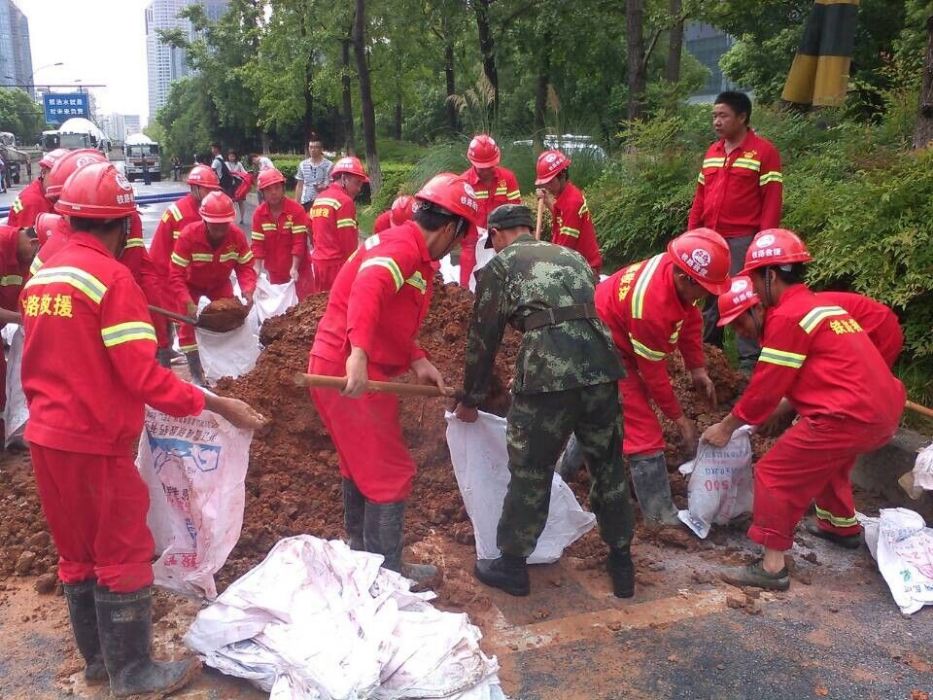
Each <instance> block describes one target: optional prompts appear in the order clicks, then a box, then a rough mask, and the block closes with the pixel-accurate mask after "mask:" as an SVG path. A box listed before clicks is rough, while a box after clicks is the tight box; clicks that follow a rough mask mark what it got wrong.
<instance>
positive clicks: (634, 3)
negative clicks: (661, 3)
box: [625, 0, 647, 120]
mask: <svg viewBox="0 0 933 700" xmlns="http://www.w3.org/2000/svg"><path fill="white" fill-rule="evenodd" d="M625 38H626V43H627V44H628V115H627V116H628V119H629V120H632V119H640V118H641V117H642V115H643V114H644V111H645V105H644V100H645V87H646V82H647V79H646V70H645V68H646V66H645V0H625Z"/></svg>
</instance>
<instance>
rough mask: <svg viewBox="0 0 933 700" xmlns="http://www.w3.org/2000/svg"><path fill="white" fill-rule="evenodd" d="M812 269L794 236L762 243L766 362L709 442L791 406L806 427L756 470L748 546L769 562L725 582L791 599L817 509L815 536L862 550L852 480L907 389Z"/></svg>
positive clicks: (752, 258) (758, 248)
mask: <svg viewBox="0 0 933 700" xmlns="http://www.w3.org/2000/svg"><path fill="white" fill-rule="evenodd" d="M810 260H811V258H810V253H809V252H808V251H807V248H806V246H805V245H804V244H803V242H802V241H801V240H800V239H799V238H798V237H797V235H796V234H794V233H792V232H791V231H787V230H784V229H768V230H765V231H762V232H760V233H759V234H758V235H757V236H755V238H754V240H753V241H752V245H751V246H750V247H749V249H748V253H747V255H746V256H745V269H744V270H743V274H747V275H749V276H750V277H751V280H752V286H753V287H754V291H755V293H756V294H757V295H758V298H759V299H761V302H762V304H763V305H764V307H765V317H764V335H763V340H762V348H761V355H760V356H759V358H758V364H757V365H756V366H755V370H754V372H753V374H752V378H751V382H750V383H749V385H748V387H747V388H746V390H745V392H744V393H743V394H742V397H741V399H739V402H738V403H737V404H736V405H735V407H734V408H733V409H732V412H731V413H729V414H728V415H727V416H726V417H725V418H724V419H723V420H722V421H721V422H719V423H717V424H716V425H713V426H710V427H709V428H707V429H706V431H705V432H704V433H703V440H704V441H705V442H708V443H710V444H712V445H714V446H717V447H722V446H723V445H725V444H726V443H727V442H728V441H729V439H730V437H731V436H732V432H733V431H734V430H735V429H736V428H738V427H740V426H741V425H743V424H749V425H760V424H762V423H763V422H764V421H765V420H767V419H768V417H769V416H771V414H772V413H773V412H774V410H775V408H776V407H777V406H778V404H779V403H780V401H781V399H782V398H783V397H787V399H788V400H789V401H790V403H791V405H792V406H793V408H794V409H795V410H796V411H797V413H799V414H800V416H801V418H800V420H799V421H797V423H795V424H794V425H793V426H792V427H791V428H790V429H789V430H788V431H787V432H785V433H784V434H783V435H782V436H781V437H780V439H778V441H777V442H776V443H775V444H774V446H773V447H772V448H771V449H770V450H769V451H768V453H767V454H766V455H765V456H764V457H762V459H761V460H759V461H758V463H757V464H756V465H755V504H754V508H753V511H752V526H751V528H750V529H749V531H748V536H749V537H750V538H751V539H752V540H753V541H755V542H757V543H758V544H760V545H762V546H763V547H764V548H765V551H764V557H763V559H761V560H759V561H757V562H755V563H754V564H750V565H749V566H747V567H744V568H740V569H732V570H729V571H727V572H726V573H724V574H723V579H724V580H726V581H727V582H729V583H733V584H735V585H738V586H757V587H760V588H771V589H776V590H786V589H787V587H788V586H789V585H790V580H789V578H788V573H787V568H786V567H785V565H784V552H785V551H787V550H789V549H790V548H791V547H792V546H793V543H794V530H795V529H796V527H797V523H798V522H799V521H800V519H801V517H803V514H804V512H805V511H806V510H807V508H809V506H810V503H811V502H814V501H815V502H816V527H813V526H812V525H811V527H809V528H808V529H809V530H810V531H811V532H812V533H813V534H815V535H818V536H819V537H822V538H824V539H827V540H829V541H831V542H834V543H836V544H839V545H841V546H844V547H858V545H859V541H860V537H859V533H860V532H861V526H859V524H858V521H857V520H856V518H855V506H854V502H853V499H852V487H851V486H850V484H849V472H850V471H851V470H852V467H853V466H854V464H855V459H856V457H857V456H858V455H860V454H862V453H865V452H870V451H871V450H875V449H877V448H879V447H881V446H882V445H884V444H885V443H887V442H888V440H890V439H891V437H892V436H893V435H894V433H895V431H896V430H897V424H898V422H899V421H900V417H901V413H902V412H903V410H904V401H905V400H906V394H905V392H904V387H903V385H902V384H901V383H900V381H898V380H897V379H896V378H895V377H894V375H892V374H891V370H890V369H888V366H887V364H886V363H885V360H884V359H883V358H882V356H881V353H880V352H878V349H877V348H876V347H875V346H874V345H873V344H872V342H871V340H870V339H869V337H868V334H867V333H865V331H864V330H863V329H862V327H861V326H860V325H859V323H858V321H856V320H855V318H854V317H853V316H852V314H850V313H849V312H848V311H846V310H845V309H844V308H842V307H841V306H837V305H833V304H827V303H826V302H825V300H824V299H822V298H821V295H819V294H814V293H813V292H811V291H810V290H809V289H808V288H807V286H806V285H805V284H803V282H802V280H803V272H804V263H807V262H809V261H810Z"/></svg>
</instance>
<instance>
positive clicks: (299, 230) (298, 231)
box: [292, 226, 308, 236]
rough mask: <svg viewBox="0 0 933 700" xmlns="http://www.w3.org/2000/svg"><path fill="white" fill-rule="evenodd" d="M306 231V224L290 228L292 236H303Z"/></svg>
mask: <svg viewBox="0 0 933 700" xmlns="http://www.w3.org/2000/svg"><path fill="white" fill-rule="evenodd" d="M307 233H308V227H307V226H295V227H294V228H293V229H292V235H293V236H304V235H305V234H307Z"/></svg>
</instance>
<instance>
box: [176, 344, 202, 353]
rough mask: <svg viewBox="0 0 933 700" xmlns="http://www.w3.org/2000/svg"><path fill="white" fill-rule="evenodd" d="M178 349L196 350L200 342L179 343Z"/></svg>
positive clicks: (184, 350)
mask: <svg viewBox="0 0 933 700" xmlns="http://www.w3.org/2000/svg"><path fill="white" fill-rule="evenodd" d="M178 349H179V350H181V351H182V352H183V353H189V352H194V351H195V350H197V349H198V344H197V343H192V344H191V345H179V346H178Z"/></svg>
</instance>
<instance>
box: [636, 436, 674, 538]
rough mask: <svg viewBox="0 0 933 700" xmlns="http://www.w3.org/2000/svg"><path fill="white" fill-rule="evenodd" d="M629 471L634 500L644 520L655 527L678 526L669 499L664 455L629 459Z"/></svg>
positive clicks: (669, 492)
mask: <svg viewBox="0 0 933 700" xmlns="http://www.w3.org/2000/svg"><path fill="white" fill-rule="evenodd" d="M629 470H630V471H631V474H632V483H633V484H634V485H635V498H637V499H638V505H639V507H640V508H641V513H642V515H643V516H644V517H645V520H649V521H653V522H654V524H657V525H679V524H680V519H679V518H678V517H677V508H675V507H674V501H673V499H672V498H671V482H670V481H668V480H667V460H665V459H664V453H663V452H661V453H658V454H654V455H647V456H637V457H630V458H629Z"/></svg>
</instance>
